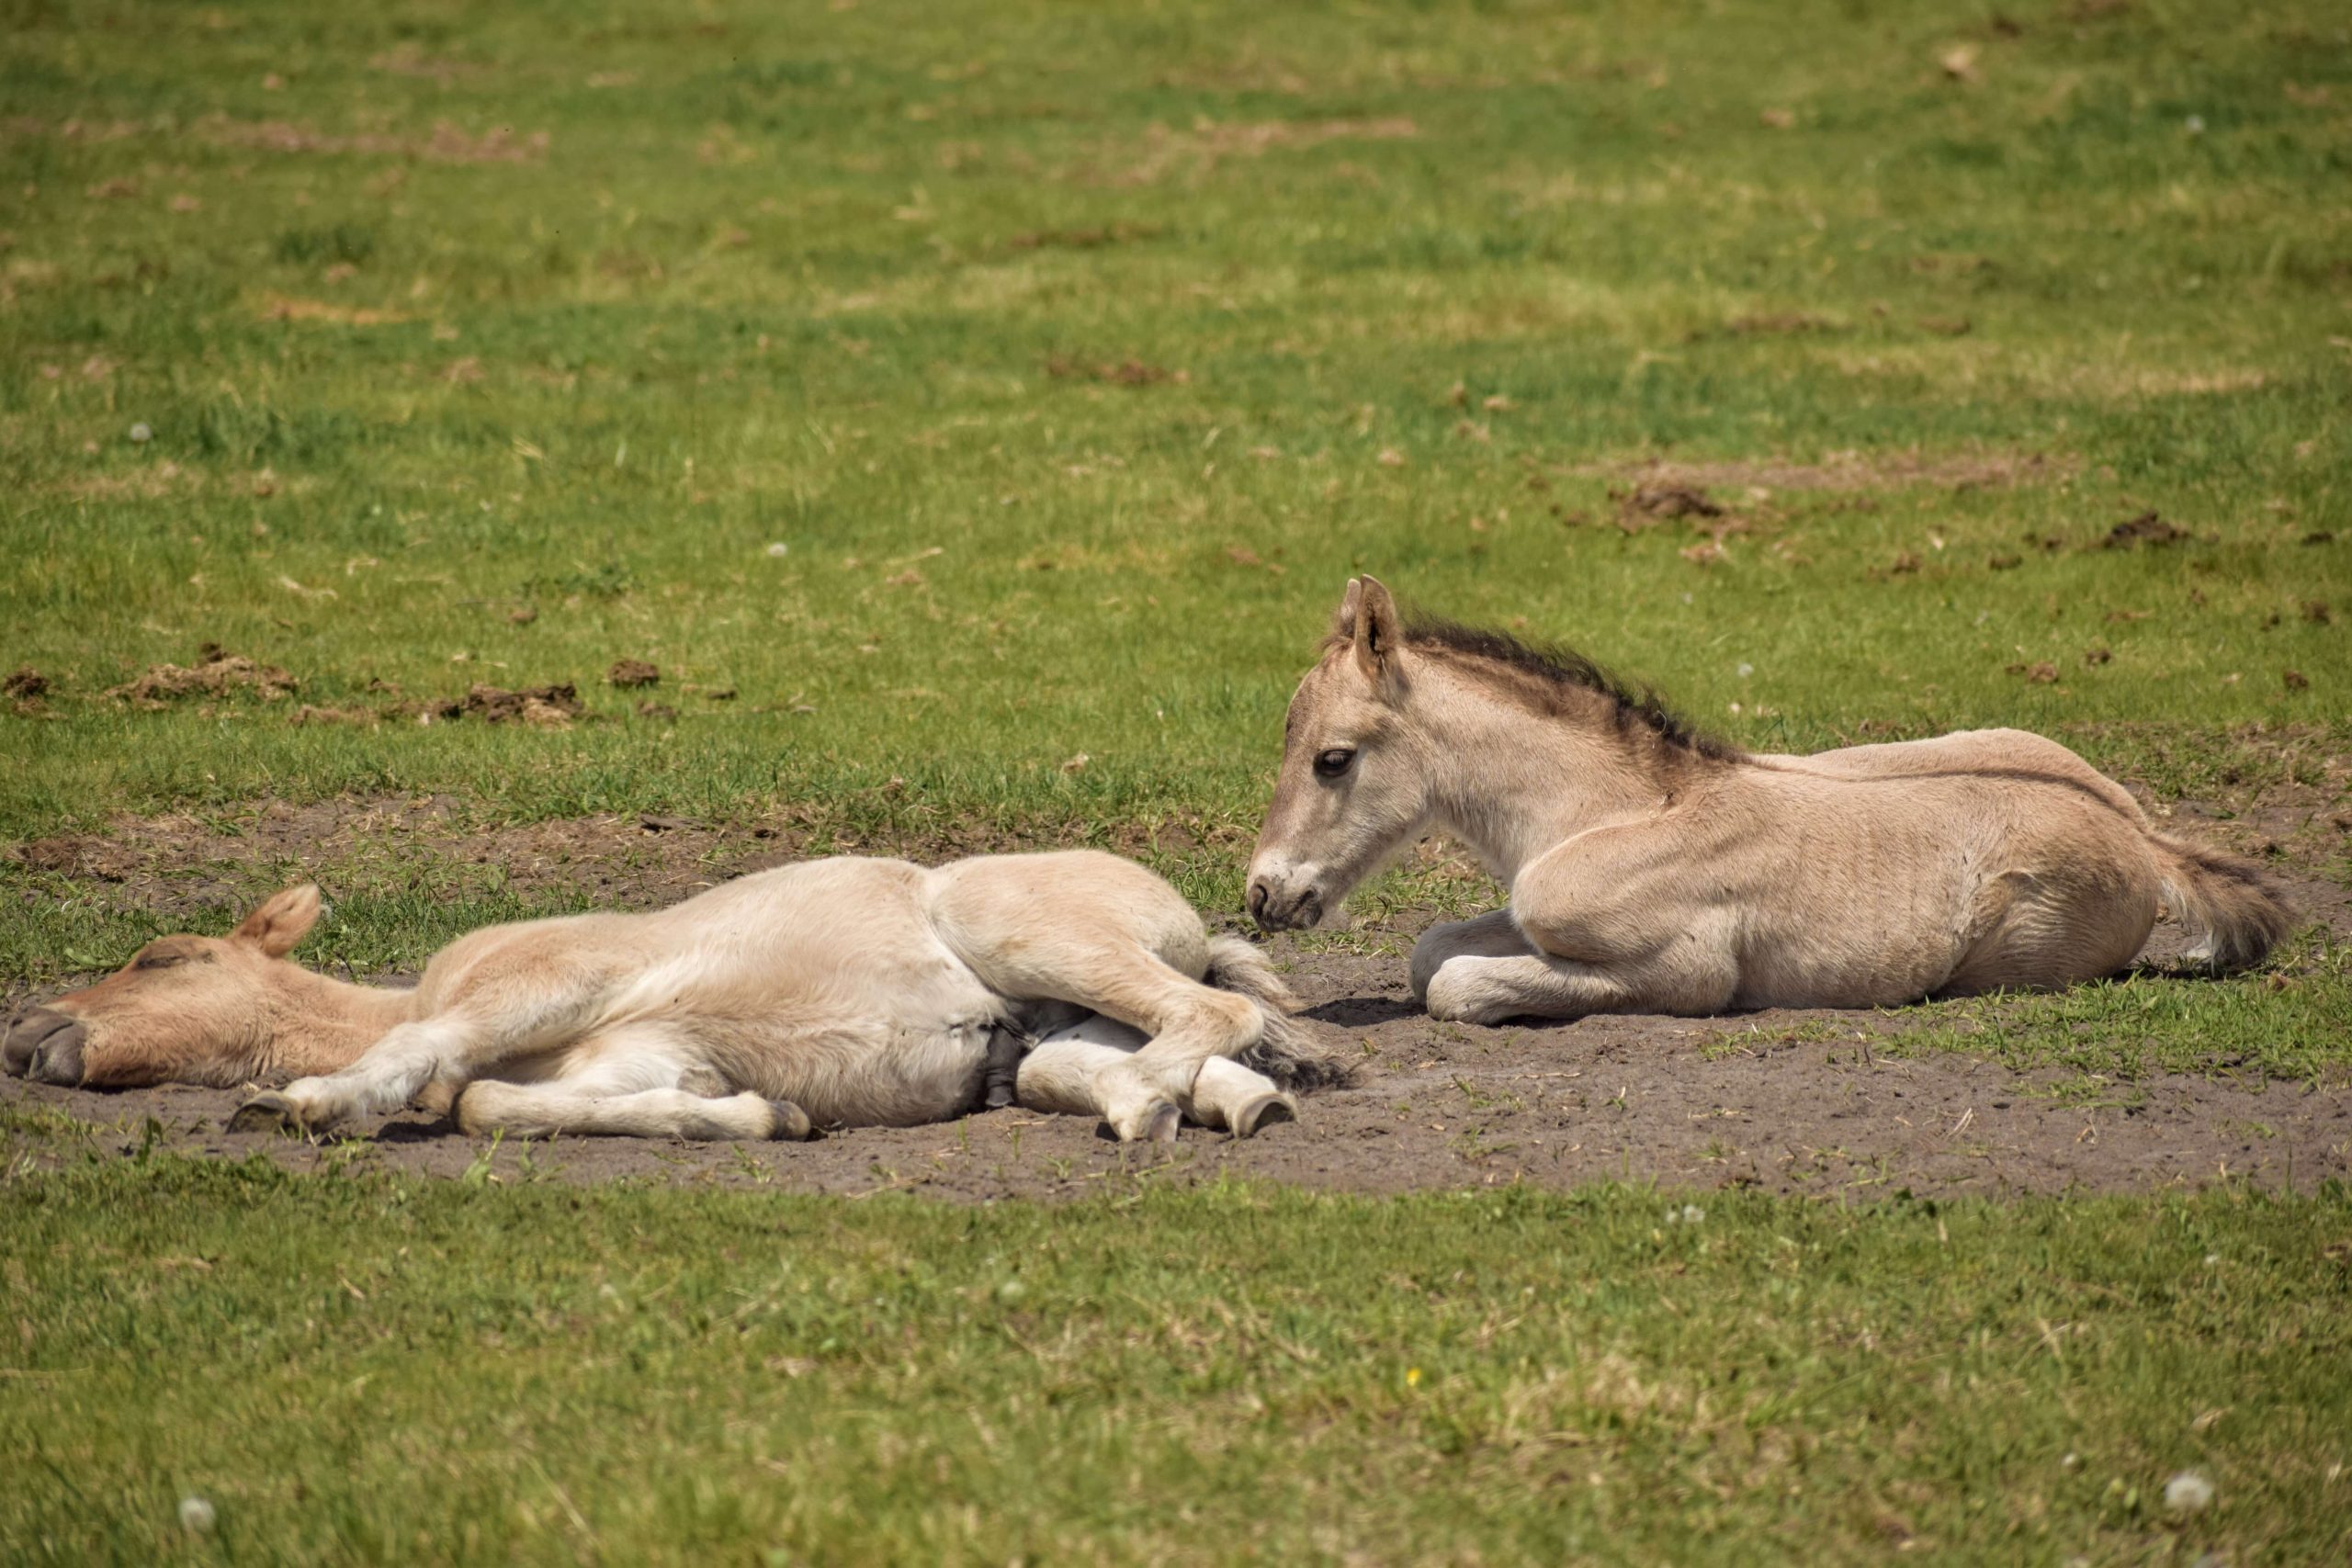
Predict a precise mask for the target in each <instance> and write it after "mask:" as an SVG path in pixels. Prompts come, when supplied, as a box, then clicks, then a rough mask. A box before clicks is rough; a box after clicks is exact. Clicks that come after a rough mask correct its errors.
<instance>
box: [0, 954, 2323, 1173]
mask: <svg viewBox="0 0 2352 1568" xmlns="http://www.w3.org/2000/svg"><path fill="white" fill-rule="evenodd" d="M1291 957H1292V960H1293V970H1292V978H1293V980H1294V982H1295V984H1297V985H1298V986H1299V987H1300V989H1301V990H1302V992H1303V993H1304V994H1305V996H1306V998H1307V999H1308V1001H1309V1002H1310V1004H1311V1006H1310V1016H1312V1017H1314V1018H1315V1019H1317V1020H1318V1021H1321V1022H1322V1023H1323V1024H1324V1025H1325V1027H1326V1028H1328V1029H1329V1030H1332V1031H1335V1032H1338V1033H1339V1034H1340V1036H1341V1038H1343V1039H1344V1040H1345V1041H1347V1042H1348V1043H1350V1044H1351V1046H1352V1047H1353V1048H1354V1050H1355V1052H1356V1053H1357V1055H1359V1056H1360V1057H1361V1059H1362V1060H1363V1064H1364V1068H1363V1073H1362V1075H1361V1080H1360V1082H1359V1084H1358V1086H1357V1087H1355V1088H1351V1089H1336V1090H1329V1091H1327V1092H1324V1093H1320V1094H1317V1095H1314V1096H1311V1097H1309V1098H1308V1099H1307V1100H1306V1104H1305V1108H1304V1112H1303V1119H1302V1120H1301V1121H1300V1122H1298V1123H1296V1124H1295V1125H1288V1126H1281V1127H1275V1128H1272V1129H1271V1130H1269V1131H1267V1132H1265V1133H1262V1134H1260V1135H1259V1136H1258V1137H1256V1138H1254V1139H1251V1140H1250V1141H1248V1142H1246V1143H1237V1142H1235V1141H1233V1140H1231V1139H1229V1138H1225V1137H1222V1136H1218V1135H1216V1134H1209V1133H1205V1132H1202V1131H1199V1130H1197V1129H1187V1130H1186V1131H1185V1133H1184V1134H1183V1136H1182V1139H1181V1140H1180V1141H1179V1142H1178V1143H1177V1144H1176V1145H1174V1146H1173V1147H1151V1148H1142V1147H1135V1146H1125V1147H1122V1146H1120V1145H1114V1144H1110V1143H1107V1142H1104V1141H1103V1140H1102V1139H1101V1138H1100V1137H1098V1136H1097V1134H1096V1130H1095V1128H1094V1126H1093V1124H1092V1123H1091V1122H1088V1121H1085V1120H1083V1119H1080V1118H1074V1117H1064V1116H1042V1115H1037V1114H1035V1113H1032V1112H1028V1111H1019V1110H1007V1111H989V1112H985V1113H982V1114H978V1115H974V1116H970V1117H967V1118H966V1119H964V1120H963V1121H961V1122H952V1123H946V1124H943V1125H939V1126H933V1127H918V1128H899V1129H892V1128H861V1129H855V1130H852V1131H848V1132H841V1133H835V1134H831V1136H828V1137H826V1138H824V1139H821V1140H820V1141H819V1142H816V1143H813V1144H806V1145H799V1144H742V1145H695V1144H681V1143H646V1142H635V1141H627V1140H619V1139H559V1140H556V1141H554V1142H553V1143H551V1144H545V1145H537V1146H536V1147H533V1148H530V1149H528V1150H525V1149H523V1148H521V1147H516V1146H504V1145H502V1146H498V1147H495V1148H493V1147H492V1146H491V1145H488V1144H486V1143H481V1142H476V1141H474V1140H469V1139H468V1138H465V1137H463V1136H461V1135H460V1134H458V1133H456V1132H455V1130H454V1129H452V1128H451V1127H449V1126H448V1125H447V1123H446V1122H441V1121H439V1120H437V1119H435V1118H433V1117H431V1116H428V1115H426V1114H424V1112H420V1111H407V1112H403V1113H401V1114H400V1115H396V1116H392V1117H389V1118H386V1119H383V1120H381V1121H379V1122H370V1123H368V1124H365V1125H363V1126H361V1127H359V1128H357V1129H356V1130H355V1132H354V1134H352V1135H351V1136H350V1137H347V1138H338V1139H335V1140H330V1141H327V1142H323V1143H320V1144H311V1143H306V1142H301V1141H297V1140H289V1139H286V1138H282V1137H278V1136H275V1135H259V1134H254V1135H248V1134H229V1133H227V1132H225V1131H224V1130H223V1129H224V1127H225V1126H226V1123H227V1120H228V1117H229V1115H230V1113H231V1111H233V1110H234V1108H235V1106H236V1104H237V1102H238V1100H239V1098H240V1097H239V1096H238V1095H237V1094H235V1093H232V1092H228V1091H223V1090H218V1089H187V1088H177V1087H174V1088H165V1089H144V1090H135V1091H130V1092H127V1093H118V1094H98V1093H93V1092H87V1091H83V1090H77V1089H52V1088H48V1087H45V1086H42V1085H38V1084H31V1083H27V1082H25V1081H24V1080H21V1079H8V1080H6V1082H5V1084H4V1085H0V1108H6V1109H9V1110H14V1111H18V1112H26V1111H52V1112H58V1113H62V1116H64V1117H66V1118H71V1119H72V1122H73V1123H79V1124H81V1125H80V1126H79V1127H73V1126H71V1125H69V1126H68V1128H67V1130H66V1131H65V1132H64V1133H62V1134H59V1135H55V1136H51V1137H47V1138H44V1139H40V1140H33V1139H28V1138H27V1137H24V1136H22V1135H19V1136H18V1137H17V1139H16V1140H15V1141H16V1142H17V1144H19V1145H23V1146H21V1147H20V1148H19V1149H18V1151H17V1152H18V1155H19V1156H28V1157H31V1158H33V1159H34V1160H35V1161H37V1162H40V1163H49V1164H54V1163H59V1162H62V1161H67V1160H78V1159H80V1158H82V1157H84V1155H85V1152H86V1151H95V1152H97V1153H99V1154H102V1155H120V1156H136V1155H139V1154H140V1153H141V1152H142V1151H144V1150H146V1149H148V1148H149V1147H163V1148H168V1149H172V1150H175V1151H179V1152H183V1153H188V1154H195V1155H201V1156H209V1157H218V1158H228V1159H241V1158H245V1157H249V1156H253V1155H255V1154H260V1155H264V1156H267V1157H269V1158H272V1159H276V1160H277V1161H279V1162H280V1163H282V1164H286V1165H289V1166H293V1167H296V1168H326V1167H330V1166H334V1165H338V1164H342V1163H345V1162H347V1161H350V1160H353V1159H357V1160H361V1161H364V1162H366V1163H368V1164H370V1165H374V1166H379V1167H382V1168H393V1169H400V1170H408V1171H417V1172H422V1173H425V1174H430V1175H437V1176H457V1175H459V1174H462V1173H465V1172H467V1171H468V1170H469V1169H480V1170H487V1171H488V1172H489V1173H491V1174H494V1175H496V1176H498V1177H499V1178H500V1179H505V1180H517V1179H528V1178H531V1177H534V1176H551V1177H556V1178H560V1179H568V1180H586V1181H594V1180H605V1179H615V1178H645V1179H661V1180H673V1181H692V1182H711V1183H720V1184H726V1185H736V1186H741V1185H757V1186H775V1187H777V1188H779V1189H783V1190H797V1191H815V1192H833V1193H848V1194H853V1195H860V1194H865V1193H871V1192H876V1191H887V1190H909V1189H910V1190H921V1191H922V1192H925V1193H930V1194H933V1195H936V1196H940V1197H945V1198H953V1199H957V1200H963V1201H992V1200H996V1199H1000V1198H1015V1197H1042V1198H1064V1197H1075V1196H1078V1195H1080V1194H1083V1193H1087V1192H1091V1191H1098V1190H1103V1187H1104V1186H1105V1185H1117V1184H1119V1183H1123V1182H1135V1181H1140V1180H1146V1179H1148V1180H1153V1181H1158V1182H1166V1181H1180V1182H1193V1181H1198V1180H1203V1179H1215V1178H1216V1177H1219V1176H1225V1175H1233V1176H1246V1177H1252V1178H1258V1179H1270V1180H1277V1181H1285V1182H1296V1183H1298V1184H1301V1185H1304V1186H1308V1187H1317V1188H1325V1189H1332V1190H1348V1191H1358V1192H1375V1193H1378V1192H1397V1191H1406V1190H1417V1189H1428V1188H1463V1187H1481V1186H1494V1185H1501V1184H1508V1183H1513V1182H1528V1183H1533V1184H1536V1185H1540V1186H1544V1187H1558V1188H1566V1187H1573V1186H1576V1185H1577V1184H1579V1183H1583V1182H1588V1181H1594V1180H1606V1179H1619V1180H1627V1179H1630V1180H1636V1181H1655V1182H1657V1183H1658V1184H1659V1185H1661V1186H1663V1187H1668V1188H1688V1187H1698V1188H1719V1187H1760V1188H1763V1189H1766V1190H1772V1191H1781V1192H1804V1193H1815V1194H1818V1195H1822V1196H1826V1197H1835V1198H1838V1199H1841V1200H1851V1199H1870V1198H1883V1197H1888V1196H1892V1195H1894V1194H1896V1193H1899V1192H1905V1191H1908V1192H1911V1193H1915V1194H1920V1195H1926V1194H1930V1193H1934V1194H1960V1193H1977V1194H1988V1195H1989V1194H2001V1193H2013V1192H2027V1191H2031V1192H2054V1191H2065V1190H2078V1189H2079V1190H2131V1191H2148V1190H2159V1189H2163V1188H2169V1187H2194V1186H2202V1185H2206V1184H2210V1183H2212V1182H2217V1181H2222V1180H2244V1181H2247V1182H2252V1183H2255V1184H2257V1185H2260V1186H2263V1187H2266V1188H2273V1189H2283V1188H2286V1187H2289V1186H2292V1187H2293V1188H2295V1189H2297V1190H2310V1189H2311V1188H2312V1187H2314V1186H2316V1185H2317V1184H2318V1183H2319V1182H2320V1181H2322V1180H2324V1179H2328V1178H2330V1177H2336V1178H2342V1177H2344V1176H2346V1175H2347V1174H2352V1085H2346V1084H2345V1083H2334V1084H2328V1085H2324V1086H2320V1087H2316V1088H2309V1087H2305V1086H2301V1085H2291V1084H2286V1083H2277V1082H2273V1083H2267V1084H2256V1085H2243V1084H2233V1083H2227V1082H2218V1081H2215V1080H2212V1079H2209V1078H2205V1077H2189V1076H2177V1077H2176V1076H2160V1077H2151V1078H2144V1079H2142V1080H2140V1081H2139V1082H2138V1083H2136V1084H2135V1085H2134V1086H2133V1091H2134V1092H2133V1093H2132V1094H2131V1096H2130V1097H2129V1098H2128V1100H2122V1101H2120V1102H2109V1103H2098V1104H2087V1105H2086V1104H2079V1103H2070V1102H2068V1101H2066V1100H2063V1099H2060V1098H2058V1097H2056V1096H2054V1095H2053V1094H2052V1087H2053V1085H2054V1083H2055V1081H2056V1078H2057V1075H2051V1074H2018V1073H2014V1072H2011V1071H2009V1070H2007V1068H2004V1067H2002V1066H1998V1065H1996V1064H1993V1063H1989V1062H1984V1061H1978V1060H1974V1059H1972V1058H1970V1057H1967V1056H1964V1055H1956V1054H1952V1053H1948V1052H1936V1053H1928V1054H1922V1055H1917V1056H1907V1057H1906V1056H1894V1055H1886V1054H1885V1050H1886V1047H1887V1044H1888V1043H1889V1041H1890V1038H1891V1036H1892V1034H1893V1032H1894V1026H1892V1025H1891V1024H1890V1021H1888V1020H1886V1019H1884V1018H1882V1017H1880V1016H1878V1015H1875V1014H1870V1013H1841V1012H1825V1011H1790V1010H1774V1011H1768V1012H1760V1013H1753V1014H1746V1015H1741V1016H1739V1017H1736V1018H1724V1019H1669V1018H1654V1017H1644V1016H1631V1015H1629V1016H1623V1017H1602V1018H1590V1019H1586V1020H1584V1021H1580V1022H1577V1023H1573V1024H1561V1025H1552V1026H1542V1027H1517V1028H1500V1029H1481V1028H1468V1027H1461V1026H1454V1025H1442V1024H1437V1023H1433V1022H1432V1021H1430V1019H1428V1018H1427V1017H1426V1016H1424V1015H1422V1014H1420V1013H1419V1012H1418V1011H1417V1010H1414V1009H1413V1008H1412V1007H1411V1005H1410V1002H1409V998H1407V997H1406V995H1405V994H1404V990H1403V987H1402V985H1401V969H1402V965H1401V964H1399V963H1398V962H1397V961H1396V960H1394V959H1377V960H1374V959H1349V958H1340V957H1334V956H1330V955H1320V956H1302V955H1298V954H1296V953H1292V954H1291ZM2180 983H2183V984H2188V983H2193V982H2180ZM1873 1044H1874V1045H1875V1046H1876V1049H1873V1048H1872V1046H1873Z"/></svg>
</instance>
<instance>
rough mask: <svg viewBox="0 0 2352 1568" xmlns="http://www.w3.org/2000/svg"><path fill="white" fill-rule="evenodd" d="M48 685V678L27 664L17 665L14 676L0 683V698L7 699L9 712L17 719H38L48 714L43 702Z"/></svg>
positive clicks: (47, 708)
mask: <svg viewBox="0 0 2352 1568" xmlns="http://www.w3.org/2000/svg"><path fill="white" fill-rule="evenodd" d="M49 685H50V682H49V677H48V676H46V675H44V674H42V673H41V672H40V671H38V670H36V669H34V668H33V667H32V666H31V665H29V664H25V665H19V666H18V667H17V672H16V673H15V674H13V675H11V676H9V677H8V678H7V679H6V681H0V697H6V698H7V699H8V708H9V711H10V712H12V713H14V714H15V715H16V716H17V717H18V718H40V717H42V716H46V715H47V714H48V712H49V704H48V702H47V701H45V700H44V699H45V698H47V696H48V695H49Z"/></svg>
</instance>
